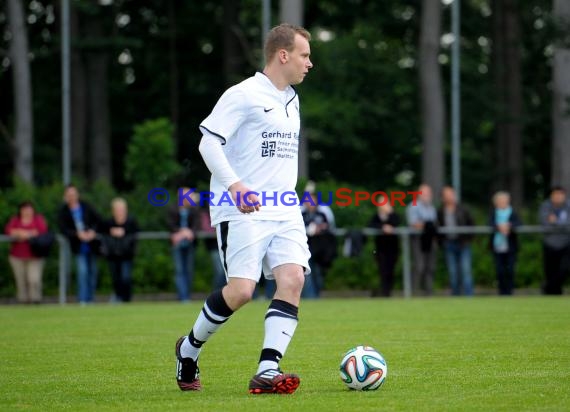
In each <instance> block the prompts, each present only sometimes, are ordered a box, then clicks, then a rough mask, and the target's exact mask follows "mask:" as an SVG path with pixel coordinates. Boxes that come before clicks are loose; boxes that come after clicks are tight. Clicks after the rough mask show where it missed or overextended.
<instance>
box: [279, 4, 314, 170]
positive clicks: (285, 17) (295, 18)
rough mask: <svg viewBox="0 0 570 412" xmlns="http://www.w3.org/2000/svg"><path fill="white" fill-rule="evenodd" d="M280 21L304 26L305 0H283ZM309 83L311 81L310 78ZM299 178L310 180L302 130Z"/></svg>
mask: <svg viewBox="0 0 570 412" xmlns="http://www.w3.org/2000/svg"><path fill="white" fill-rule="evenodd" d="M279 7H280V16H279V19H280V21H281V22H283V23H290V24H295V25H297V26H302V25H303V24H304V23H303V20H304V19H303V14H304V13H303V11H304V2H303V0H281V2H280V4H279ZM308 81H311V79H310V77H309V78H308ZM299 177H300V178H305V179H308V178H309V140H308V139H307V136H306V134H305V130H301V138H300V139H299Z"/></svg>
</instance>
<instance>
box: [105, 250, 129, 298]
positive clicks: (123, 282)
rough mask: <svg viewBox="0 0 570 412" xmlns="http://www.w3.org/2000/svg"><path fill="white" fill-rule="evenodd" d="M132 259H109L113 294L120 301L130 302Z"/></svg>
mask: <svg viewBox="0 0 570 412" xmlns="http://www.w3.org/2000/svg"><path fill="white" fill-rule="evenodd" d="M132 269H133V261H132V260H131V259H112V260H109V270H110V271H111V276H112V278H113V290H114V291H115V296H116V297H117V299H118V300H119V301H121V302H130V301H131V298H132V296H133V277H132Z"/></svg>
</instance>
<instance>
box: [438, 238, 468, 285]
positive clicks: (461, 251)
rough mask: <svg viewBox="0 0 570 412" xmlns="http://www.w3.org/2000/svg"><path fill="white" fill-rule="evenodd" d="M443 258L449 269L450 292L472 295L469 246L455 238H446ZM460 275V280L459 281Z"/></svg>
mask: <svg viewBox="0 0 570 412" xmlns="http://www.w3.org/2000/svg"><path fill="white" fill-rule="evenodd" d="M444 250H445V260H446V262H447V270H448V271H449V284H450V286H451V293H452V294H453V295H455V296H459V295H461V286H463V293H465V295H467V296H471V295H473V276H472V274H471V246H470V245H468V244H465V243H461V242H460V241H457V240H446V241H445V243H444ZM460 275H461V282H460V281H459V279H460Z"/></svg>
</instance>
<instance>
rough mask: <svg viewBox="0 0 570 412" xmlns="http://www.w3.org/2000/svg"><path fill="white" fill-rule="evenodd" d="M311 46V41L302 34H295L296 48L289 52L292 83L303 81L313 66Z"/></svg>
mask: <svg viewBox="0 0 570 412" xmlns="http://www.w3.org/2000/svg"><path fill="white" fill-rule="evenodd" d="M310 56H311V46H309V41H308V40H307V39H305V38H304V37H303V36H301V35H300V34H296V35H295V48H294V49H293V50H292V51H291V52H290V53H289V60H288V61H287V66H288V77H289V83H290V84H299V83H301V82H302V81H303V79H304V78H305V76H306V75H307V73H309V69H310V68H312V67H313V63H311V59H310Z"/></svg>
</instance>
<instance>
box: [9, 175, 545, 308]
mask: <svg viewBox="0 0 570 412" xmlns="http://www.w3.org/2000/svg"><path fill="white" fill-rule="evenodd" d="M79 187H80V189H81V194H82V198H84V199H86V200H87V201H89V202H91V203H92V204H93V205H94V206H95V207H96V208H97V210H98V211H99V212H100V213H102V214H103V215H104V216H109V215H110V206H109V203H110V200H111V199H112V198H113V197H114V196H116V195H118V193H117V192H116V190H115V189H114V188H112V187H111V186H109V185H107V184H105V183H101V182H98V183H96V184H94V185H92V186H91V187H89V188H84V187H86V186H85V185H82V184H81V183H79ZM303 187H304V182H301V183H300V184H299V191H302V190H303ZM338 187H350V186H348V185H343V184H342V182H340V183H339V182H334V181H329V182H323V183H320V184H319V186H318V188H317V189H318V190H321V191H323V192H328V191H329V190H330V191H333V192H334V191H335V190H336V188H338ZM198 188H199V189H202V190H207V186H206V185H205V184H200V185H198ZM168 189H170V188H168ZM351 189H353V190H367V188H362V187H351ZM373 189H374V188H373ZM175 190H176V188H175V187H173V188H172V190H170V192H171V196H175ZM374 190H375V189H374ZM62 193H63V185H62V184H60V183H54V184H52V185H48V186H43V187H34V186H31V185H27V184H24V183H22V182H15V183H14V185H13V187H11V188H8V189H4V190H1V191H0V222H2V224H5V223H6V222H7V221H8V219H9V218H10V216H12V215H13V214H14V213H15V212H16V206H17V204H18V203H19V202H21V201H22V200H24V199H32V200H33V202H34V204H35V205H36V208H37V210H38V211H39V212H40V213H42V214H44V215H45V217H46V218H47V220H48V223H49V225H50V227H51V228H56V221H55V219H56V215H57V211H58V209H59V207H60V206H61V204H62ZM147 193H148V188H145V187H139V186H137V187H135V188H134V189H132V190H131V191H129V192H128V193H121V195H122V196H123V197H125V198H126V199H127V201H128V204H129V210H130V213H132V214H133V215H134V216H135V217H136V218H137V220H138V221H139V224H140V227H141V229H142V230H144V231H149V230H153V231H154V230H158V231H161V230H165V227H166V223H165V222H166V219H165V217H166V209H165V208H158V207H153V206H152V205H150V204H149V202H148V200H147V197H146V196H147ZM325 198H326V196H325ZM171 201H172V200H171ZM332 209H333V211H334V213H335V216H336V220H337V226H338V227H345V228H361V227H364V226H365V225H366V224H367V222H368V221H369V219H370V217H371V216H372V214H373V213H374V212H375V208H374V206H373V205H372V204H371V203H369V202H368V203H366V204H362V205H360V206H359V207H356V206H354V205H352V206H347V207H338V206H336V205H334V204H333V205H332ZM398 211H399V213H400V214H401V216H402V217H404V210H403V208H398ZM474 212H475V213H474V214H475V215H476V217H477V223H478V224H484V223H485V216H486V211H485V210H482V209H477V210H475V211H474ZM526 214H527V215H529V216H531V215H532V213H531V212H529V213H526ZM520 240H521V242H520V243H521V251H520V254H519V259H518V263H517V268H516V283H517V286H518V287H538V286H539V285H540V283H541V280H542V251H541V241H540V236H538V235H521V236H520ZM338 243H339V252H340V251H341V250H342V249H341V248H342V239H339V242H338ZM373 243H374V242H373V241H372V239H368V241H367V243H366V245H365V248H364V250H363V253H362V254H361V256H360V257H357V258H345V257H339V258H337V259H336V261H335V262H334V264H333V266H332V267H331V268H330V270H329V271H328V274H327V278H326V288H327V289H329V290H346V289H354V290H370V289H372V288H375V287H377V286H378V275H377V268H376V263H375V260H374V257H373ZM8 247H9V245H8V244H7V243H1V244H0V255H1V256H5V257H6V256H7V255H8ZM57 257H58V254H57V248H56V249H55V250H54V251H53V253H52V255H51V256H50V257H49V259H48V260H47V265H46V269H45V272H44V285H45V294H46V295H55V294H57V286H58V260H57ZM401 265H402V263H401V259H400V261H399V262H398V267H397V279H398V280H397V282H396V287H397V288H401V274H402V269H401ZM72 267H73V265H72ZM99 271H100V286H99V289H98V290H99V291H100V292H103V293H108V292H110V290H111V282H110V275H109V272H108V269H107V265H106V263H105V262H103V261H100V264H99ZM173 273H174V268H173V262H172V256H171V251H170V246H169V242H168V241H166V240H160V241H159V240H145V241H141V242H140V243H139V249H138V254H137V256H136V260H135V267H134V273H133V276H134V281H135V293H158V292H174V291H175V287H174V281H173ZM473 273H474V277H475V281H476V284H477V285H478V286H480V287H487V288H490V287H494V286H495V270H494V267H493V261H492V256H491V253H490V252H489V250H488V237H487V236H479V237H476V239H475V241H474V242H473ZM73 279H74V277H73V276H72V281H73ZM211 279H212V269H211V264H210V257H209V255H208V252H207V251H206V250H205V248H204V246H203V245H202V244H199V247H198V250H197V258H196V277H195V282H194V290H195V291H201V292H204V291H208V290H210V288H211ZM446 285H447V274H446V269H445V264H444V260H443V257H442V256H440V259H439V264H438V269H437V274H436V287H437V288H444V287H446ZM74 287H75V286H74V285H73V284H72V286H71V289H70V292H71V294H74V293H75V289H74ZM13 294H14V282H13V278H12V272H11V270H10V267H9V264H8V259H7V258H6V259H0V296H2V297H7V296H13Z"/></svg>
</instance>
